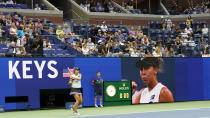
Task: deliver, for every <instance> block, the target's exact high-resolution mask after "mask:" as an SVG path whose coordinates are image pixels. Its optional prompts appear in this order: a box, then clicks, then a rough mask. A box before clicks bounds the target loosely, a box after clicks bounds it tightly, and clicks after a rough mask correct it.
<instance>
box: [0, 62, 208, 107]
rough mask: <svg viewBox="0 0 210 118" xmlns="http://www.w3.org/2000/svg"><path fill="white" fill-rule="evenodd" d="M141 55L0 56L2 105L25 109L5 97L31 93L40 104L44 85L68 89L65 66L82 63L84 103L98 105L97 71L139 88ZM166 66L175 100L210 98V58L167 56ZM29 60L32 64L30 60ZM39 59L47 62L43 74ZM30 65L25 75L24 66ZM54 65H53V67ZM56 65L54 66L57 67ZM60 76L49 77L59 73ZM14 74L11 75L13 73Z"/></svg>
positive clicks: (166, 79)
mask: <svg viewBox="0 0 210 118" xmlns="http://www.w3.org/2000/svg"><path fill="white" fill-rule="evenodd" d="M138 59H139V58H33V59H32V58H0V67H1V72H0V106H4V107H5V109H6V110H13V109H25V108H26V105H25V104H23V103H5V97H9V96H28V97H29V103H28V104H30V105H31V108H33V109H39V108H40V93H39V90H40V89H65V88H70V86H68V80H69V79H68V78H63V76H62V74H63V69H67V68H68V67H69V68H72V67H75V66H76V67H80V69H81V70H80V72H81V73H82V87H83V96H84V97H83V99H84V103H83V105H84V106H93V105H94V92H93V91H94V88H93V86H92V85H91V81H92V79H94V78H95V77H96V72H98V71H100V72H101V74H102V78H103V79H104V81H121V80H122V79H123V80H132V81H136V82H137V83H138V89H139V90H140V89H141V88H143V87H145V86H144V85H143V83H142V82H141V78H140V75H139V70H138V69H137V68H136V67H135V63H136V61H137V60H138ZM163 60H164V64H163V68H162V69H161V72H160V73H159V74H158V80H159V81H160V82H161V83H163V84H164V85H166V86H167V87H168V88H169V89H170V90H171V91H172V93H173V95H174V98H175V101H194V100H210V72H209V70H210V58H164V59H163ZM18 61H19V64H18V65H17V71H18V73H19V75H20V78H17V77H16V76H15V73H13V77H12V78H9V63H12V66H14V64H15V63H18ZM27 63H28V64H27ZM35 63H38V64H39V66H40V64H41V63H42V64H44V63H45V65H44V68H43V71H42V77H40V76H41V75H39V71H38V70H37V68H36V65H35ZM24 64H27V65H26V66H27V67H28V68H30V70H28V71H27V75H33V77H32V79H28V78H26V77H25V78H23V66H24ZM50 66H52V67H51V68H50ZM53 69H54V70H53ZM54 71H57V72H58V74H57V76H54V77H51V78H50V77H49V76H48V74H51V76H53V75H55V72H54ZM10 76H11V75H10Z"/></svg>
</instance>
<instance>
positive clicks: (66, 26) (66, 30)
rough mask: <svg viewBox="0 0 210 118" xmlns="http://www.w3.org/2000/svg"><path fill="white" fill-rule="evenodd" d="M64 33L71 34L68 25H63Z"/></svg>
mask: <svg viewBox="0 0 210 118" xmlns="http://www.w3.org/2000/svg"><path fill="white" fill-rule="evenodd" d="M63 32H64V33H65V34H66V35H67V34H68V33H71V29H70V28H69V26H68V24H64V25H63Z"/></svg>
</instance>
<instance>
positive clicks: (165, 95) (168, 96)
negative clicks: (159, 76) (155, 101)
mask: <svg viewBox="0 0 210 118" xmlns="http://www.w3.org/2000/svg"><path fill="white" fill-rule="evenodd" d="M159 102H160V103H161V102H174V97H173V95H172V93H171V91H170V90H169V89H168V88H166V87H163V88H162V89H161V91H160V96H159Z"/></svg>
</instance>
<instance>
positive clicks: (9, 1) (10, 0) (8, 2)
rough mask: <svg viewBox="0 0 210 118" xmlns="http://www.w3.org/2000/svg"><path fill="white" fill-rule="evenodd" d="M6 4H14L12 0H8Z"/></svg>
mask: <svg viewBox="0 0 210 118" xmlns="http://www.w3.org/2000/svg"><path fill="white" fill-rule="evenodd" d="M6 4H14V2H13V0H8V1H7V2H6Z"/></svg>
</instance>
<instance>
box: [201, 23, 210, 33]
mask: <svg viewBox="0 0 210 118" xmlns="http://www.w3.org/2000/svg"><path fill="white" fill-rule="evenodd" d="M208 33H209V29H208V28H207V27H206V24H204V25H203V28H202V34H208Z"/></svg>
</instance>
